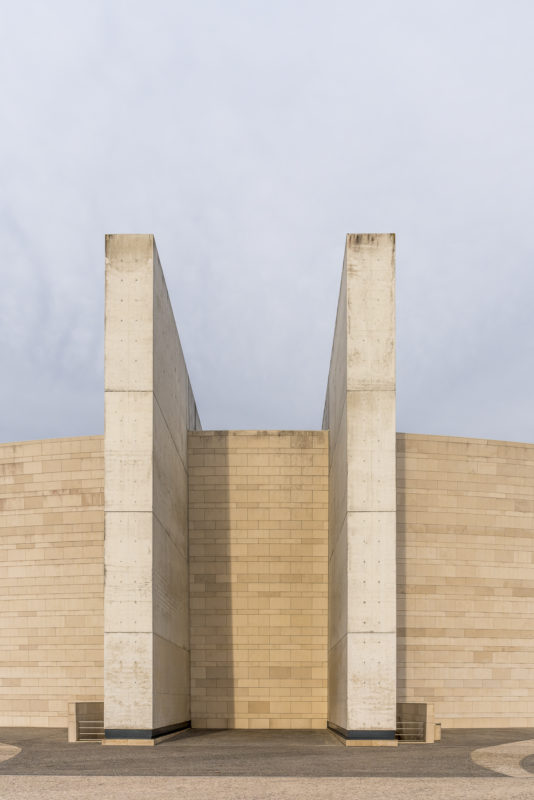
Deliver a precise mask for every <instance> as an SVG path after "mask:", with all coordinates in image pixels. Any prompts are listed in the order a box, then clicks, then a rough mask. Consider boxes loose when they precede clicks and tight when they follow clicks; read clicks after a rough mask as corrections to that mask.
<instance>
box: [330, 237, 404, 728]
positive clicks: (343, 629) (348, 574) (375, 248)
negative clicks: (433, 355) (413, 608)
mask: <svg viewBox="0 0 534 800" xmlns="http://www.w3.org/2000/svg"><path fill="white" fill-rule="evenodd" d="M394 287H395V240H394V236H392V235H390V234H366V235H352V234H351V235H349V236H348V237H347V243H346V249H345V259H344V264H343V274H342V280H341V291H340V296H339V304H338V312H337V319H336V328H335V334H334V344H333V349H332V359H331V365H330V373H329V379H328V388H327V397H326V404H325V414H324V420H323V427H325V428H329V430H330V458H329V496H330V500H329V511H330V519H329V559H330V562H329V587H330V588H329V604H330V607H329V717H328V718H329V723H330V724H331V726H332V727H333V728H334V729H337V730H340V732H341V733H344V734H345V735H347V736H349V737H354V738H362V739H364V738H369V739H373V738H381V739H382V738H392V737H393V735H394V730H395V723H396V690H395V684H396V666H395V652H396V647H395V638H396V617H395V603H396V593H395V533H396V529H395V508H396V506H395V503H396V498H395V298H394V294H395V292H394Z"/></svg>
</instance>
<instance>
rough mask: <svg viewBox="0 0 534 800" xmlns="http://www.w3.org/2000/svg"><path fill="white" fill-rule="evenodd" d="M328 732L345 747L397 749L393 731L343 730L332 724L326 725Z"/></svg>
mask: <svg viewBox="0 0 534 800" xmlns="http://www.w3.org/2000/svg"><path fill="white" fill-rule="evenodd" d="M327 727H328V730H329V731H330V733H333V734H334V736H335V737H336V739H337V740H338V741H339V742H341V744H343V745H345V747H397V745H398V742H397V739H396V738H395V731H393V730H392V731H384V730H374V731H354V730H352V731H351V730H345V728H340V727H339V725H335V724H334V723H333V722H329V723H327Z"/></svg>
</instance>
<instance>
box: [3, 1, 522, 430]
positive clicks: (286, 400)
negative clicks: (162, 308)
mask: <svg viewBox="0 0 534 800" xmlns="http://www.w3.org/2000/svg"><path fill="white" fill-rule="evenodd" d="M533 36H534V3H532V0H525V1H524V2H523V1H522V0H508V1H507V2H504V0H501V2H492V1H491V0H484V2H482V1H480V2H479V1H478V0H461V2H457V1H456V0H446V2H445V0H442V2H432V0H421V1H419V2H410V0H402V1H401V0H395V2H380V1H379V0H378V1H377V0H365V2H358V0H352V1H345V2H336V0H328V2H326V0H325V1H324V2H313V0H311V1H310V0H298V2H295V1H294V0H283V1H282V2H280V1H279V0H265V2H262V1H261V0H256V1H254V0H249V1H248V2H236V0H218V1H217V2H209V1H207V0H194V2H193V0H189V1H188V2H180V0H169V1H168V2H166V1H163V0H159V1H158V0H151V1H150V2H148V0H146V2H134V1H133V0H127V1H125V2H119V1H117V0H115V1H113V0H105V1H101V0H91V2H81V1H80V0H74V1H73V0H69V1H68V2H58V1H57V0H48V2H46V3H45V2H42V0H39V1H38V2H27V0H17V2H16V3H15V2H7V0H3V2H1V14H0V67H1V73H0V74H1V83H0V85H1V96H2V102H1V106H0V115H1V120H0V122H1V126H0V137H1V142H2V147H1V156H0V192H1V203H2V207H1V215H0V241H1V252H2V268H1V284H0V286H1V291H0V340H1V342H0V344H1V349H0V354H1V355H0V357H1V364H0V375H1V407H0V441H12V440H20V439H31V438H41V437H54V436H73V435H78V434H94V433H101V432H103V287H104V234H105V233H135V232H137V233H150V232H151V233H154V234H155V236H156V241H157V245H158V250H159V253H160V257H161V260H162V264H163V268H164V271H165V275H166V279H167V284H168V287H169V292H170V295H171V299H172V302H173V306H174V311H175V316H176V320H177V323H178V328H179V331H180V336H181V340H182V345H183V348H184V352H185V355H186V359H187V362H188V367H189V372H190V375H191V379H192V383H193V387H194V391H195V395H196V399H197V403H198V407H199V411H200V415H201V419H202V424H203V427H204V428H319V427H320V426H321V417H322V408H323V403H324V395H325V387H326V379H327V373H328V365H329V359H330V349H331V344H332V336H333V327H334V319H335V311H336V304H337V295H338V289H339V279H340V274H341V265H342V257H343V248H344V239H345V234H346V233H348V232H354V233H360V232H389V231H393V232H395V233H396V234H397V316H398V335H397V364H398V423H397V427H398V430H401V431H408V432H414V433H416V432H417V433H434V434H449V435H459V436H473V437H484V438H494V439H510V440H519V441H529V442H533V441H534V402H533V394H534V369H533V366H534V364H533V361H534V358H533V356H534V336H533V333H534V308H533V305H534V304H533V299H534V226H533V214H534V102H533V101H534V85H533V84H534V47H533V45H532V42H533Z"/></svg>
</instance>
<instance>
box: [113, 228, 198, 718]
mask: <svg viewBox="0 0 534 800" xmlns="http://www.w3.org/2000/svg"><path fill="white" fill-rule="evenodd" d="M188 427H192V428H194V429H196V428H198V427H200V421H199V418H198V413H197V410H196V406H195V402H194V397H193V393H192V390H191V386H190V382H189V378H188V374H187V368H186V365H185V360H184V357H183V353H182V349H181V346H180V341H179V337H178V332H177V329H176V324H175V321H174V316H173V313H172V308H171V304H170V301H169V296H168V293H167V288H166V286H165V279H164V277H163V272H162V269H161V265H160V262H159V257H158V253H157V249H156V245H155V242H154V237H153V236H152V235H112V236H107V237H106V338H105V566H106V581H105V635H104V640H105V644H104V651H105V655H104V660H105V686H104V694H105V697H104V700H105V706H104V707H105V727H106V728H108V729H109V728H119V729H139V728H143V729H154V728H160V727H163V726H168V725H173V724H177V723H181V722H185V721H187V720H189V718H190V710H189V609H188V568H187V561H188V545H187V430H188Z"/></svg>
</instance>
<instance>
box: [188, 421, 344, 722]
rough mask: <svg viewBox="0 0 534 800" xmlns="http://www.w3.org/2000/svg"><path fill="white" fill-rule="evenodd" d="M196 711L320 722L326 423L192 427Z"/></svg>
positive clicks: (213, 718) (198, 716)
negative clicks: (314, 427) (306, 427)
mask: <svg viewBox="0 0 534 800" xmlns="http://www.w3.org/2000/svg"><path fill="white" fill-rule="evenodd" d="M188 463H189V536H190V560H189V569H190V581H191V583H190V586H191V589H190V592H191V595H190V598H191V599H190V606H191V715H192V725H193V727H197V728H221V727H222V728H225V727H230V728H324V727H325V726H326V699H327V698H326V693H327V688H326V682H327V604H328V597H327V594H328V587H327V583H328V558H327V555H328V554H327V548H328V541H327V539H328V530H327V524H328V523H327V516H328V499H327V496H328V433H327V432H323V431H312V432H308V431H296V432H293V431H289V432H288V431H280V432H277V431H205V432H202V433H191V434H189V457H188Z"/></svg>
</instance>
